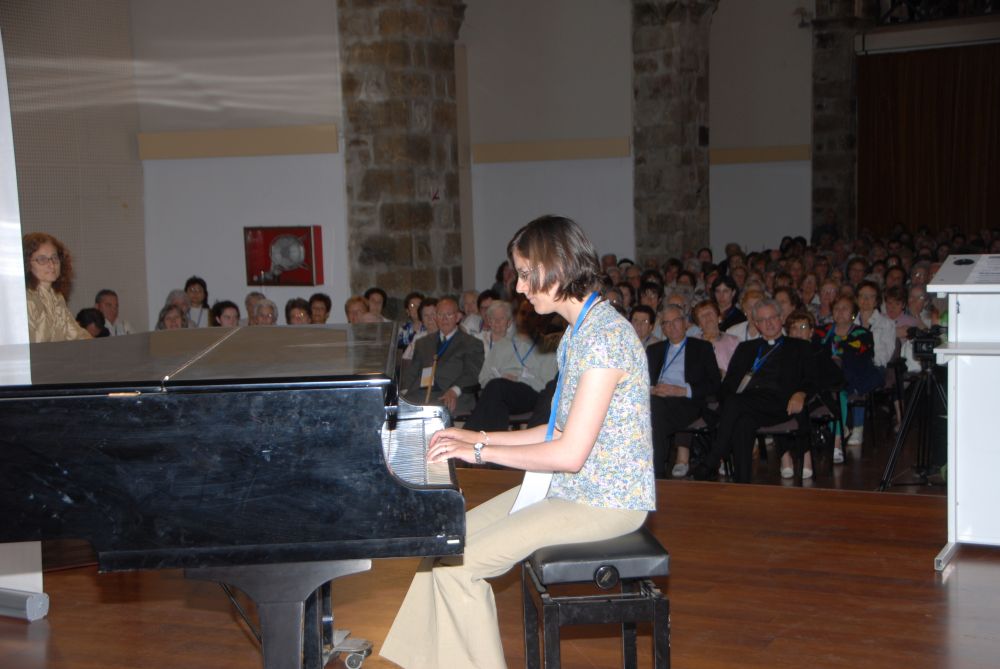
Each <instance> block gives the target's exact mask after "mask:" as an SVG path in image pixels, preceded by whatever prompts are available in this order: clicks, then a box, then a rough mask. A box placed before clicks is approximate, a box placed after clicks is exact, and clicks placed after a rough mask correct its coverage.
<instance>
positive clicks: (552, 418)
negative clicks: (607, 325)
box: [545, 290, 599, 441]
mask: <svg viewBox="0 0 1000 669" xmlns="http://www.w3.org/2000/svg"><path fill="white" fill-rule="evenodd" d="M598 295H599V293H598V292H597V291H596V290H595V291H594V292H593V293H591V294H590V297H588V298H587V301H586V302H585V303H584V305H583V309H582V310H581V311H580V315H579V316H577V317H576V323H574V324H573V329H572V330H570V331H569V341H567V342H566V345H565V346H564V347H563V352H562V358H561V359H560V360H559V383H557V384H556V392H555V395H553V396H552V408H551V409H550V410H549V427H548V429H547V430H545V441H552V435H553V434H555V431H556V413H557V412H558V411H559V398H560V397H561V396H562V387H563V381H565V379H566V360H567V358H568V357H569V347H570V345H571V344H572V343H573V335H575V334H576V332H577V330H579V329H580V326H581V325H583V319H584V318H586V317H587V312H589V311H590V308H591V307H592V306H594V302H596V301H597V298H598Z"/></svg>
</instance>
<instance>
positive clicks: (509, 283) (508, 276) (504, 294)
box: [491, 260, 517, 300]
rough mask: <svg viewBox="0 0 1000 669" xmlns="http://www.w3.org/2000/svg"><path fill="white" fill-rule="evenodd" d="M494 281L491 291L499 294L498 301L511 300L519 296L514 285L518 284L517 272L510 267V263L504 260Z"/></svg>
mask: <svg viewBox="0 0 1000 669" xmlns="http://www.w3.org/2000/svg"><path fill="white" fill-rule="evenodd" d="M494 279H495V282H494V283H493V286H492V288H491V290H492V291H493V292H494V293H496V294H497V296H498V298H497V299H501V300H510V299H512V298H513V297H514V295H516V294H517V291H515V290H514V285H515V284H516V283H517V272H515V271H514V268H513V267H511V266H510V261H508V260H504V261H503V262H502V263H500V266H499V267H497V271H496V275H495V276H494Z"/></svg>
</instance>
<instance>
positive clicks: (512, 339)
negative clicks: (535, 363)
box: [510, 337, 535, 367]
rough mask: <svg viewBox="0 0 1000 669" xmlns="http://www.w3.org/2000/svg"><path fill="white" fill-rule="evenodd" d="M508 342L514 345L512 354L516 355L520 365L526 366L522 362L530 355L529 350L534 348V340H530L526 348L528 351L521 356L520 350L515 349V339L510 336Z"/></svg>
mask: <svg viewBox="0 0 1000 669" xmlns="http://www.w3.org/2000/svg"><path fill="white" fill-rule="evenodd" d="M510 344H511V346H513V347H514V355H516V356H517V361H518V362H520V363H521V367H527V365H526V364H524V363H525V361H526V360H527V359H528V356H530V355H531V352H532V351H534V350H535V342H531V348H529V349H528V352H527V353H525V354H524V356H523V357H522V356H521V352H520V351H518V350H517V341H516V340H515V339H514V338H513V337H511V338H510Z"/></svg>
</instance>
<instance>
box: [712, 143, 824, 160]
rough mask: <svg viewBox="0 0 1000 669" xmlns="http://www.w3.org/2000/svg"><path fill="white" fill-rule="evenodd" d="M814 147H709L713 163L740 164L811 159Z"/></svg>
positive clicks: (799, 145) (797, 145) (804, 145)
mask: <svg viewBox="0 0 1000 669" xmlns="http://www.w3.org/2000/svg"><path fill="white" fill-rule="evenodd" d="M811 159H812V147H810V146H809V145H808V144H796V145H792V146H755V147H747V148H745V149H709V151H708V162H709V164H711V165H739V164H743V163H785V162H792V161H796V160H811Z"/></svg>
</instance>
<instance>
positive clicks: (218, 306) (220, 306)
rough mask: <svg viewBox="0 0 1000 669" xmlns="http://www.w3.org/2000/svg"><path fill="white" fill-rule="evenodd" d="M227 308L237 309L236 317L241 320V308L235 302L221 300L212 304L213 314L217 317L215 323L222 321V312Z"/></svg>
mask: <svg viewBox="0 0 1000 669" xmlns="http://www.w3.org/2000/svg"><path fill="white" fill-rule="evenodd" d="M226 309H235V310H236V319H237V320H239V318H240V308H239V307H238V306H236V303H235V302H231V301H229V300H223V301H221V302H216V303H215V304H213V305H212V315H213V316H214V317H215V323H214V324H215V325H219V323H221V322H222V312H224V311H225V310H226Z"/></svg>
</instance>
